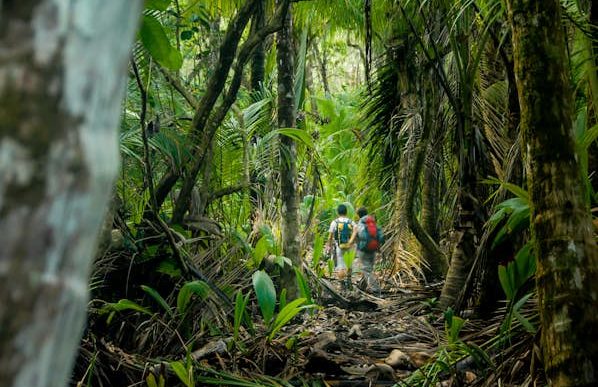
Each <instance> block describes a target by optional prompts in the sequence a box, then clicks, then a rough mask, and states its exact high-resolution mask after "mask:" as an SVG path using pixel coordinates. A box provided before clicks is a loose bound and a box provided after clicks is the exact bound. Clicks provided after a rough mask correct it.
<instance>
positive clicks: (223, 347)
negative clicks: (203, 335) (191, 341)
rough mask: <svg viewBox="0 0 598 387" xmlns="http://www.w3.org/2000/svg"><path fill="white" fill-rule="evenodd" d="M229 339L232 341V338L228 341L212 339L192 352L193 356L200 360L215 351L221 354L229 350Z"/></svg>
mask: <svg viewBox="0 0 598 387" xmlns="http://www.w3.org/2000/svg"><path fill="white" fill-rule="evenodd" d="M227 341H230V339H229V340H226V341H225V340H222V339H219V340H216V341H211V342H209V343H207V344H206V345H204V346H203V347H201V348H200V349H198V350H197V351H194V352H192V353H191V358H192V359H193V360H199V359H202V358H204V357H206V356H209V355H211V354H214V353H217V354H219V355H221V354H223V353H225V352H226V351H227Z"/></svg>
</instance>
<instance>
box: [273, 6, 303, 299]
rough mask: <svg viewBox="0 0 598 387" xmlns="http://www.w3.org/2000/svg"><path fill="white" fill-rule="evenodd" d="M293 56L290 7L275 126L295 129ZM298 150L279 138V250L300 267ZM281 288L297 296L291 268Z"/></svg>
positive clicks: (280, 47) (281, 37)
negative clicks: (276, 123)
mask: <svg viewBox="0 0 598 387" xmlns="http://www.w3.org/2000/svg"><path fill="white" fill-rule="evenodd" d="M293 59H294V53H293V25H292V19H291V6H290V5H289V10H288V12H287V14H286V17H285V18H284V22H283V27H282V30H281V31H280V32H278V33H277V35H276V63H277V64H278V127H279V128H294V127H295V124H296V110H295V92H294V85H295V83H294V79H293V78H294V73H295V66H294V63H293V62H294V61H293ZM296 159H297V149H296V145H295V141H294V140H293V139H291V138H289V137H286V136H281V138H280V180H281V181H280V191H281V201H282V250H283V254H284V255H285V256H286V257H287V258H289V259H290V260H291V261H292V262H293V265H294V266H295V267H297V268H299V269H300V268H301V256H300V244H299V200H298V192H297V188H298V187H297V165H296V163H297V160H296ZM281 281H282V286H283V287H284V288H286V289H287V292H288V293H287V294H288V296H289V299H293V298H296V297H297V283H296V281H295V273H294V272H293V269H292V268H291V267H289V266H287V265H285V267H284V268H283V270H282V274H281Z"/></svg>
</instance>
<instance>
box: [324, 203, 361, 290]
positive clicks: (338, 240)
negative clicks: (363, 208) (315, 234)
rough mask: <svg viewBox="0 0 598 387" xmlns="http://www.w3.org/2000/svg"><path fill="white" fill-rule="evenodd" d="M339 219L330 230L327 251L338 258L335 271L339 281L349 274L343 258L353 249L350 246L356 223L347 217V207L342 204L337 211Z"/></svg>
mask: <svg viewBox="0 0 598 387" xmlns="http://www.w3.org/2000/svg"><path fill="white" fill-rule="evenodd" d="M336 212H337V214H338V217H337V218H336V219H334V220H333V221H332V222H331V223H330V228H329V229H328V243H327V245H326V249H327V251H332V255H333V256H334V257H335V258H336V262H335V268H334V271H335V273H336V276H337V278H338V279H343V278H344V277H345V276H346V274H347V265H346V264H345V260H344V258H343V255H344V253H345V252H346V251H347V250H349V249H350V248H351V245H349V244H348V242H349V239H350V238H351V235H352V234H353V231H354V230H355V222H353V221H352V220H351V219H349V218H348V217H347V206H346V205H344V204H340V205H339V206H338V208H337V209H336Z"/></svg>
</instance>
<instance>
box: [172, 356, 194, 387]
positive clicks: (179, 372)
mask: <svg viewBox="0 0 598 387" xmlns="http://www.w3.org/2000/svg"><path fill="white" fill-rule="evenodd" d="M169 364H170V368H172V370H173V371H174V373H175V374H176V376H177V377H178V378H179V379H180V381H181V382H183V384H185V386H187V387H191V386H192V385H193V382H192V381H191V380H190V379H191V375H190V372H188V371H187V368H186V367H185V365H184V364H183V363H182V362H180V361H173V362H170V363H169Z"/></svg>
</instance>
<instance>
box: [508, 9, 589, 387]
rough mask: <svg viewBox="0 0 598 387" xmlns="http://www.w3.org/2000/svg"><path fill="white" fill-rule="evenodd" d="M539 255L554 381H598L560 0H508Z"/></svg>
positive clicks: (546, 351)
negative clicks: (539, 0)
mask: <svg viewBox="0 0 598 387" xmlns="http://www.w3.org/2000/svg"><path fill="white" fill-rule="evenodd" d="M507 5H508V13H509V22H510V24H511V26H512V29H513V46H514V50H515V73H516V76H517V89H518V92H519V101H520V106H521V130H522V133H523V139H524V144H523V149H524V155H525V159H526V165H527V174H528V187H529V192H530V199H531V204H532V205H531V207H532V213H531V226H532V234H533V236H534V241H535V243H534V250H535V255H536V259H537V272H536V285H537V288H538V299H539V307H540V322H541V326H542V337H541V341H542V351H543V356H544V367H545V370H546V375H547V377H548V379H549V382H550V383H551V384H552V385H555V386H590V385H593V386H595V385H596V384H597V383H598V375H597V370H598V330H597V329H596V327H597V326H598V281H597V279H598V249H597V248H596V243H595V241H594V239H593V235H592V225H591V219H590V214H589V211H587V208H586V205H585V203H584V200H583V198H584V187H583V183H582V178H581V176H580V168H579V163H578V160H577V157H576V155H575V140H574V134H573V130H572V113H573V101H572V95H571V89H570V85H569V81H568V80H569V77H568V71H567V58H566V46H565V38H564V36H563V28H562V25H561V9H560V2H559V1H558V0H545V1H542V2H541V3H540V2H538V1H531V0H509V1H507Z"/></svg>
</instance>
